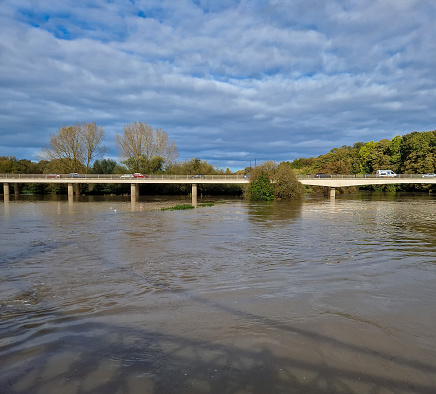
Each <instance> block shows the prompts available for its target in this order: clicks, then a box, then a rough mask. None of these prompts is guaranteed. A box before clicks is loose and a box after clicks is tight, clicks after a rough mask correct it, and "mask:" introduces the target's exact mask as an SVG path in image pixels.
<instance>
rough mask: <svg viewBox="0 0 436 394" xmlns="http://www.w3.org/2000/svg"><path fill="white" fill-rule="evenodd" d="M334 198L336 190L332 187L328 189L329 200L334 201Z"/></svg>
mask: <svg viewBox="0 0 436 394" xmlns="http://www.w3.org/2000/svg"><path fill="white" fill-rule="evenodd" d="M335 197H336V189H335V188H334V187H331V188H330V198H331V199H333V200H334V199H335Z"/></svg>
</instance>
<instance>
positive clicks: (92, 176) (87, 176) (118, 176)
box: [0, 174, 244, 180]
mask: <svg viewBox="0 0 436 394" xmlns="http://www.w3.org/2000/svg"><path fill="white" fill-rule="evenodd" d="M57 175H59V176H56V177H55V176H50V175H49V174H0V178H1V179H11V180H12V179H112V180H116V179H137V180H138V179H144V180H147V179H174V180H177V179H180V180H185V179H187V180H190V179H212V180H213V179H217V180H224V179H244V176H243V175H204V176H201V177H199V176H196V175H147V176H146V177H145V176H144V178H141V177H137V178H136V177H133V178H121V176H122V175H123V174H80V177H71V176H69V174H57Z"/></svg>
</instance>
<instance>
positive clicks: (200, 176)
mask: <svg viewBox="0 0 436 394" xmlns="http://www.w3.org/2000/svg"><path fill="white" fill-rule="evenodd" d="M204 178H205V176H204V175H192V176H191V179H204Z"/></svg>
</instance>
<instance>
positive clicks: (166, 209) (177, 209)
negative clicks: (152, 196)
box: [160, 204, 195, 211]
mask: <svg viewBox="0 0 436 394" xmlns="http://www.w3.org/2000/svg"><path fill="white" fill-rule="evenodd" d="M194 208H195V207H194V206H193V205H190V204H182V205H175V206H174V207H169V208H161V209H160V210H161V211H182V210H185V209H194Z"/></svg>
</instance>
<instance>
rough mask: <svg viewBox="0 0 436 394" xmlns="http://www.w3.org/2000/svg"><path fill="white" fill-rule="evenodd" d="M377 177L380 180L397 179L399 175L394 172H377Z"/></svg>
mask: <svg viewBox="0 0 436 394" xmlns="http://www.w3.org/2000/svg"><path fill="white" fill-rule="evenodd" d="M375 176H376V177H380V178H395V177H396V176H397V174H395V172H393V171H392V170H377V171H376V173H375Z"/></svg>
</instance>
